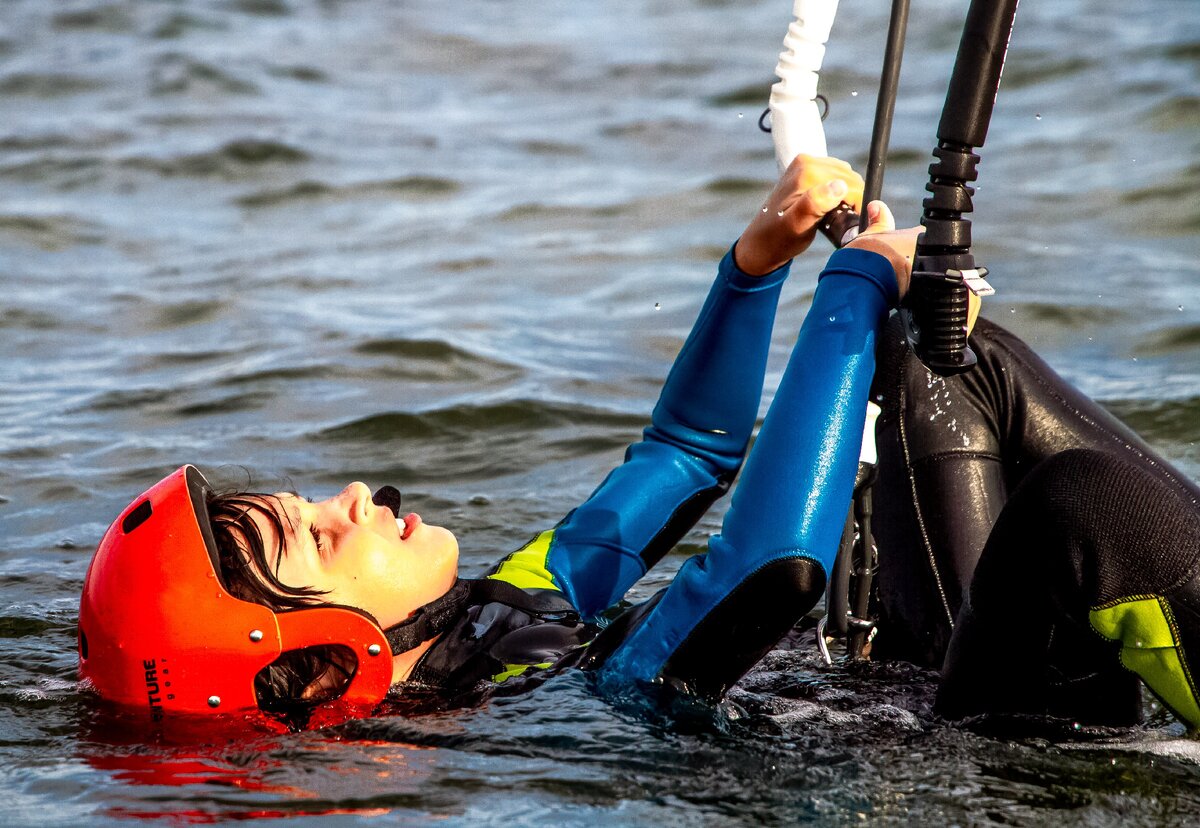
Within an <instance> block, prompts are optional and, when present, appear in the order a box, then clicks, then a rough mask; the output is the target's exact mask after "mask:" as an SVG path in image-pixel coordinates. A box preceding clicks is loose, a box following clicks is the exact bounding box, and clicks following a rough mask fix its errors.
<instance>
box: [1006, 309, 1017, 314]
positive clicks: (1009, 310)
mask: <svg viewBox="0 0 1200 828" xmlns="http://www.w3.org/2000/svg"><path fill="white" fill-rule="evenodd" d="M1008 312H1009V313H1016V312H1017V309H1016V308H1009V309H1008Z"/></svg>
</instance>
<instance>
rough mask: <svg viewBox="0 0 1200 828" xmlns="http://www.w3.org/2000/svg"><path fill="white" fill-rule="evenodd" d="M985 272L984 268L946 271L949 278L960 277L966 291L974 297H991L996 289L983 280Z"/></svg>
mask: <svg viewBox="0 0 1200 828" xmlns="http://www.w3.org/2000/svg"><path fill="white" fill-rule="evenodd" d="M987 272H988V270H987V268H986V267H979V268H974V269H972V270H947V271H946V273H947V275H949V276H961V277H962V280H963V281H964V282H966V285H967V289H968V290H970V291H971V293H974V294H975V295H976V296H992V295H994V294H995V293H996V289H995V288H994V287H992V286H991V285H990V284H988V280H987V279H985V278H984V277H985V276H987Z"/></svg>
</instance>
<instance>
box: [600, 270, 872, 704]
mask: <svg viewBox="0 0 1200 828" xmlns="http://www.w3.org/2000/svg"><path fill="white" fill-rule="evenodd" d="M894 300H895V277H894V274H893V273H892V269H891V265H890V264H889V263H888V262H887V261H886V260H885V259H884V258H883V257H881V256H878V255H876V254H873V253H865V252H864V251H860V250H843V251H839V252H838V253H835V254H834V256H833V257H832V258H831V259H830V262H829V266H828V267H827V268H826V270H825V272H824V273H823V274H822V277H821V280H820V282H819V284H818V288H817V292H816V295H815V296H814V297H813V305H812V308H811V310H810V311H809V313H808V316H807V318H806V319H805V322H804V326H803V327H802V329H801V331H800V335H799V338H798V339H797V342H796V346H795V348H794V350H793V352H792V357H791V360H790V361H789V363H788V367H787V370H786V372H785V373H784V377H783V380H782V381H781V383H780V387H779V390H778V392H777V393H776V395H775V399H774V401H773V402H772V404H771V409H770V411H769V412H768V413H767V417H766V420H765V421H764V423H763V427H762V430H761V432H760V434H759V437H758V440H757V441H756V442H755V445H754V448H753V449H752V451H751V453H750V456H749V458H748V459H747V462H746V467H745V470H744V471H743V473H742V478H741V481H740V482H739V484H738V487H737V490H736V491H735V493H734V497H733V502H732V504H731V506H730V509H729V511H728V513H727V514H726V517H725V522H724V524H723V526H722V530H721V534H720V535H718V536H716V537H714V538H713V539H712V540H711V542H710V543H709V551H708V553H707V554H705V555H698V556H696V557H694V558H691V559H689V560H688V561H687V562H686V563H685V564H684V565H683V566H682V567H681V568H680V570H679V573H678V574H677V575H676V576H675V579H674V581H672V583H671V585H670V586H669V587H668V588H667V590H666V592H665V593H664V594H662V596H661V599H660V600H659V601H658V602H657V604H656V605H654V607H653V608H652V609H650V610H649V611H648V612H646V613H645V615H644V617H643V619H642V620H641V621H640V623H638V624H637V626H636V629H633V630H632V632H630V633H629V635H628V637H627V638H625V640H624V641H623V642H622V643H621V644H620V645H619V646H618V647H617V648H616V651H615V652H613V654H612V655H611V656H610V657H609V659H608V661H607V662H606V663H605V665H604V667H603V668H602V673H601V678H602V682H604V683H606V684H608V685H609V686H612V685H613V684H616V685H618V686H620V685H627V684H629V683H637V682H643V683H647V682H656V681H670V682H673V683H676V684H678V685H681V686H683V687H686V688H687V689H688V690H689V691H691V692H694V693H696V694H698V695H701V696H703V697H706V698H717V697H719V696H720V695H721V694H722V693H724V692H725V690H726V689H727V688H728V687H729V686H730V685H731V684H732V683H733V682H734V681H736V680H737V679H738V678H739V677H740V676H741V675H742V674H743V673H744V672H745V671H746V670H747V669H749V668H750V666H752V665H753V664H754V663H755V662H756V661H757V660H758V659H759V658H760V657H761V656H762V654H763V653H765V652H766V651H767V650H768V649H769V648H770V647H771V646H773V645H774V644H775V643H776V642H777V641H778V640H779V639H780V638H781V637H782V636H783V635H784V634H785V633H786V632H787V631H788V630H789V629H790V628H791V627H792V625H793V624H794V623H795V622H796V620H797V619H799V617H800V616H801V615H803V614H804V613H805V612H807V611H808V610H809V609H811V608H812V606H813V605H814V604H815V603H816V601H817V600H818V599H819V598H820V595H821V592H822V591H823V589H824V585H825V579H826V573H827V571H828V568H829V566H830V565H831V563H832V560H833V556H834V554H835V553H836V551H837V546H838V542H839V540H840V537H841V532H842V525H843V522H844V520H845V516H846V509H847V507H848V506H849V503H850V493H851V490H852V488H853V485H854V477H855V473H856V472H857V466H858V462H857V461H858V452H859V446H860V444H861V437H862V427H863V420H864V416H865V410H866V402H867V392H868V387H869V385H870V381H871V376H872V374H873V372H874V367H875V364H874V363H875V360H874V353H875V336H876V332H877V330H878V329H879V327H880V326H881V325H882V323H883V321H884V319H885V318H886V314H887V310H888V306H889V304H890V303H892V302H894Z"/></svg>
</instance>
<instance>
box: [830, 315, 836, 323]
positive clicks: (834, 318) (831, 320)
mask: <svg viewBox="0 0 1200 828" xmlns="http://www.w3.org/2000/svg"><path fill="white" fill-rule="evenodd" d="M829 321H830V322H836V321H837V317H836V316H831V317H829Z"/></svg>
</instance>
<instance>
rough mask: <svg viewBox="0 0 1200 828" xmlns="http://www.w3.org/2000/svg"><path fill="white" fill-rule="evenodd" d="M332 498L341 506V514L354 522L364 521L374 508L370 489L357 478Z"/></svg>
mask: <svg viewBox="0 0 1200 828" xmlns="http://www.w3.org/2000/svg"><path fill="white" fill-rule="evenodd" d="M334 500H335V501H337V503H338V505H339V506H341V508H342V510H343V514H344V515H345V516H346V517H347V518H349V519H350V520H351V521H352V522H354V523H360V524H361V523H366V522H367V521H368V520H369V519H370V517H371V511H372V509H373V508H374V506H373V505H372V503H371V490H370V489H369V488H367V484H366V483H361V482H359V481H357V480H356V481H354V482H353V483H351V484H350V485H349V486H347V487H346V488H344V489H342V490H341V492H339V493H338V495H337V497H335V498H334Z"/></svg>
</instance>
